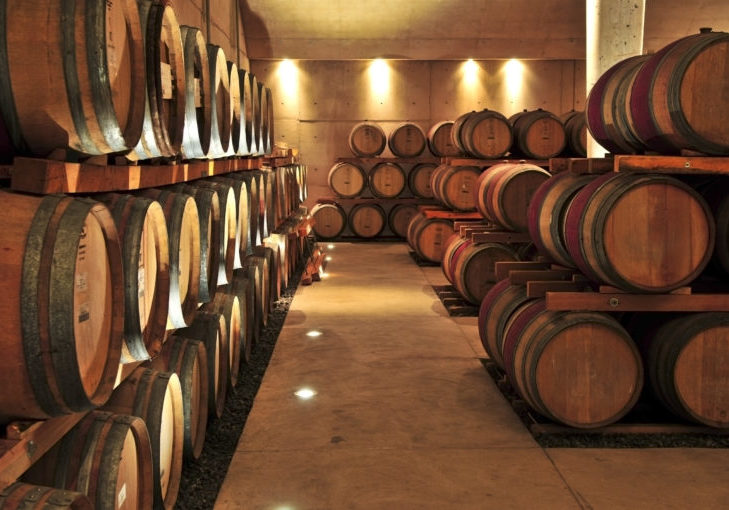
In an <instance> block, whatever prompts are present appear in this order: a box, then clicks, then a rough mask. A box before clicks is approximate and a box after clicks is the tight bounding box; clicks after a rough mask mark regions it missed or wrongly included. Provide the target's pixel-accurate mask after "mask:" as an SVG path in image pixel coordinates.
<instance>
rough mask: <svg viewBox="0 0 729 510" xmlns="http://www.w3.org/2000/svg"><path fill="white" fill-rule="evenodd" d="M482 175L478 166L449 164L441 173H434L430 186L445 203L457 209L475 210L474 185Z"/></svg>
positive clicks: (450, 207)
mask: <svg viewBox="0 0 729 510" xmlns="http://www.w3.org/2000/svg"><path fill="white" fill-rule="evenodd" d="M479 175H481V169H480V168H478V167H477V166H448V167H447V168H446V169H445V170H443V171H441V172H440V173H439V174H436V173H435V172H434V173H433V180H432V181H431V183H430V187H431V188H432V189H433V195H434V196H435V198H437V199H438V200H439V201H440V202H441V203H443V205H445V206H446V207H448V208H449V209H453V210H455V211H473V210H475V209H476V204H475V203H474V200H473V187H474V185H475V183H476V180H477V179H478V177H479Z"/></svg>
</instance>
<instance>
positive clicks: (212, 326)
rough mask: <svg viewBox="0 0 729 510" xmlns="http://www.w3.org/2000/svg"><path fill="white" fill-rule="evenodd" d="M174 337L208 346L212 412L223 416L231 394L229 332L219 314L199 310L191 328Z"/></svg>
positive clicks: (214, 415)
mask: <svg viewBox="0 0 729 510" xmlns="http://www.w3.org/2000/svg"><path fill="white" fill-rule="evenodd" d="M174 336H176V337H179V338H190V339H192V340H199V341H201V342H202V343H203V344H204V345H205V354H206V355H207V359H208V413H209V414H210V416H212V417H214V418H220V417H221V416H223V408H224V407H225V398H226V396H227V391H228V357H229V356H228V350H229V348H228V330H227V329H226V327H225V318H223V316H222V315H221V314H219V313H210V312H205V311H198V312H197V313H196V314H195V320H193V321H192V323H191V324H190V326H188V327H186V328H181V329H178V330H177V331H175V333H174Z"/></svg>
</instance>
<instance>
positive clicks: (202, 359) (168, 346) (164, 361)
mask: <svg viewBox="0 0 729 510" xmlns="http://www.w3.org/2000/svg"><path fill="white" fill-rule="evenodd" d="M150 366H151V367H152V368H154V369H155V370H159V371H162V372H174V373H176V374H177V377H178V378H179V380H180V389H181V391H182V418H183V445H182V446H183V448H182V452H183V456H184V457H185V458H186V459H189V460H197V459H199V458H200V455H201V454H202V449H203V444H204V443H205V431H206V430H207V425H208V359H207V354H206V353H205V345H204V344H203V343H202V342H200V341H198V340H192V339H189V338H180V337H176V336H171V337H170V338H169V339H168V340H167V341H166V342H165V343H164V345H163V346H162V352H160V355H159V356H157V357H156V358H154V359H153V360H152V361H151V362H150Z"/></svg>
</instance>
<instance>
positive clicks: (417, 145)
mask: <svg viewBox="0 0 729 510" xmlns="http://www.w3.org/2000/svg"><path fill="white" fill-rule="evenodd" d="M427 143H428V139H427V138H426V137H425V133H424V132H423V130H422V128H421V127H420V126H418V125H417V124H414V123H412V122H404V123H402V124H400V125H398V126H396V127H395V128H394V129H393V130H392V131H391V132H390V136H389V137H388V138H387V145H388V147H390V152H392V154H393V155H394V156H395V157H398V158H416V157H418V156H420V155H421V154H422V153H423V151H424V150H425V148H426V147H427Z"/></svg>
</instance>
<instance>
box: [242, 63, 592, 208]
mask: <svg viewBox="0 0 729 510" xmlns="http://www.w3.org/2000/svg"><path fill="white" fill-rule="evenodd" d="M370 62H371V61H368V60H351V61H350V60H346V61H315V60H302V61H297V62H294V63H293V65H289V66H288V67H286V66H281V63H280V61H270V60H265V61H262V60H253V61H252V62H251V70H252V72H253V73H254V74H255V75H256V76H257V77H258V79H259V80H263V82H264V83H266V84H267V85H268V86H269V87H271V90H272V93H273V98H274V116H275V123H276V124H275V126H276V127H275V138H276V141H277V142H283V143H285V144H288V145H289V146H291V147H298V148H299V149H300V151H301V156H302V161H303V162H304V163H306V164H307V165H308V167H309V172H310V173H309V176H310V178H309V184H310V189H309V192H310V196H311V198H312V200H315V199H316V198H318V197H322V196H331V192H330V191H329V189H328V187H327V185H326V178H327V173H328V171H329V168H330V167H331V166H332V165H333V164H334V162H335V161H336V158H337V157H342V156H351V155H352V154H351V152H350V150H349V147H348V144H347V140H348V135H349V132H350V129H351V128H352V126H353V125H354V124H356V123H357V122H361V121H362V120H365V119H367V120H372V121H376V122H378V123H379V124H380V125H381V126H382V127H383V129H384V130H385V132H386V133H388V132H389V131H390V130H391V129H392V128H393V126H395V125H397V124H398V123H400V122H403V121H405V120H409V121H413V122H415V123H417V124H418V125H420V126H421V127H422V128H423V129H424V130H425V131H426V132H427V130H428V129H429V128H430V126H431V125H433V124H435V123H436V122H439V121H442V120H448V119H450V120H453V119H455V118H456V117H457V116H458V115H460V114H462V113H465V112H467V111H470V110H480V109H483V108H489V109H492V110H497V111H500V112H502V113H503V114H504V115H506V116H510V115H512V114H513V113H516V112H518V111H521V110H522V109H524V108H528V109H534V108H543V109H545V110H550V111H552V112H554V113H556V114H561V113H564V112H566V111H568V110H570V109H572V108H574V109H576V110H583V109H584V103H585V92H584V91H585V62H584V61H583V60H525V61H522V62H521V63H522V65H523V70H522V78H521V79H520V80H519V79H517V80H516V83H517V84H518V83H521V87H520V90H518V91H515V90H511V91H510V90H509V89H508V88H507V85H508V83H509V81H508V79H507V76H506V71H505V65H506V61H504V60H487V61H477V62H476V63H477V64H478V67H477V68H474V69H475V71H474V72H472V73H471V76H470V77H468V76H466V75H465V73H464V63H463V62H462V61H418V60H393V61H388V65H389V69H390V77H389V80H385V83H389V90H388V91H387V92H383V93H380V94H376V93H374V92H373V86H372V83H371V73H370ZM286 69H288V71H286ZM383 156H392V154H391V153H390V151H389V149H386V150H385V153H383Z"/></svg>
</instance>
